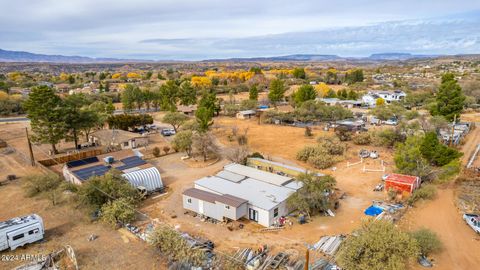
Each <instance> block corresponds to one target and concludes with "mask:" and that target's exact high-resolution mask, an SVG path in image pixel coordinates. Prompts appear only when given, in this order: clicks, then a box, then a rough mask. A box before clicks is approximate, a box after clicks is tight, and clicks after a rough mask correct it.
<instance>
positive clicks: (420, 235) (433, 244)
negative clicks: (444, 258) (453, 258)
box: [410, 228, 442, 256]
mask: <svg viewBox="0 0 480 270" xmlns="http://www.w3.org/2000/svg"><path fill="white" fill-rule="evenodd" d="M410 235H411V237H412V238H413V239H415V240H416V241H417V245H418V247H419V249H420V253H421V254H422V255H424V256H428V254H430V253H431V252H436V251H439V250H440V249H442V242H441V241H440V239H439V238H438V235H437V234H436V233H434V232H432V231H430V230H429V229H426V228H423V229H420V230H417V231H414V232H411V233H410Z"/></svg>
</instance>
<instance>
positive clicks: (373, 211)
mask: <svg viewBox="0 0 480 270" xmlns="http://www.w3.org/2000/svg"><path fill="white" fill-rule="evenodd" d="M382 212H383V209H382V208H380V207H378V206H375V205H372V206H370V207H368V208H367V209H365V212H364V213H365V215H367V216H372V217H375V216H378V215H380V214H381V213H382Z"/></svg>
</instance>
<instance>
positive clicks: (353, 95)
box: [347, 89, 358, 100]
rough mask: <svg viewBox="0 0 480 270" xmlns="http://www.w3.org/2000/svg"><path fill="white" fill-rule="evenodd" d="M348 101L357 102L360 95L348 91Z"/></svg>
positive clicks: (351, 90)
mask: <svg viewBox="0 0 480 270" xmlns="http://www.w3.org/2000/svg"><path fill="white" fill-rule="evenodd" d="M347 99H349V100H357V99H358V94H357V92H355V91H353V89H350V90H349V91H348V95H347Z"/></svg>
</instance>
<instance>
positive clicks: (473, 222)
mask: <svg viewBox="0 0 480 270" xmlns="http://www.w3.org/2000/svg"><path fill="white" fill-rule="evenodd" d="M463 219H464V220H465V222H467V224H468V226H470V227H472V229H473V230H474V231H475V232H476V233H478V234H480V215H476V214H464V215H463Z"/></svg>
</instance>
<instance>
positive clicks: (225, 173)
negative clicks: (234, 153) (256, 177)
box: [217, 171, 247, 183]
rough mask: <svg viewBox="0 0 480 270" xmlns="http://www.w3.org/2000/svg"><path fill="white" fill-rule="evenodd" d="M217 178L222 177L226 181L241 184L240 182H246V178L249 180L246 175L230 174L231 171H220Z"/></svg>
mask: <svg viewBox="0 0 480 270" xmlns="http://www.w3.org/2000/svg"><path fill="white" fill-rule="evenodd" d="M217 176H218V177H220V178H223V179H226V180H230V181H232V182H235V183H237V182H240V181H242V180H244V179H245V178H247V177H246V176H244V175H240V174H236V173H233V172H229V171H220V172H218V173H217Z"/></svg>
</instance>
